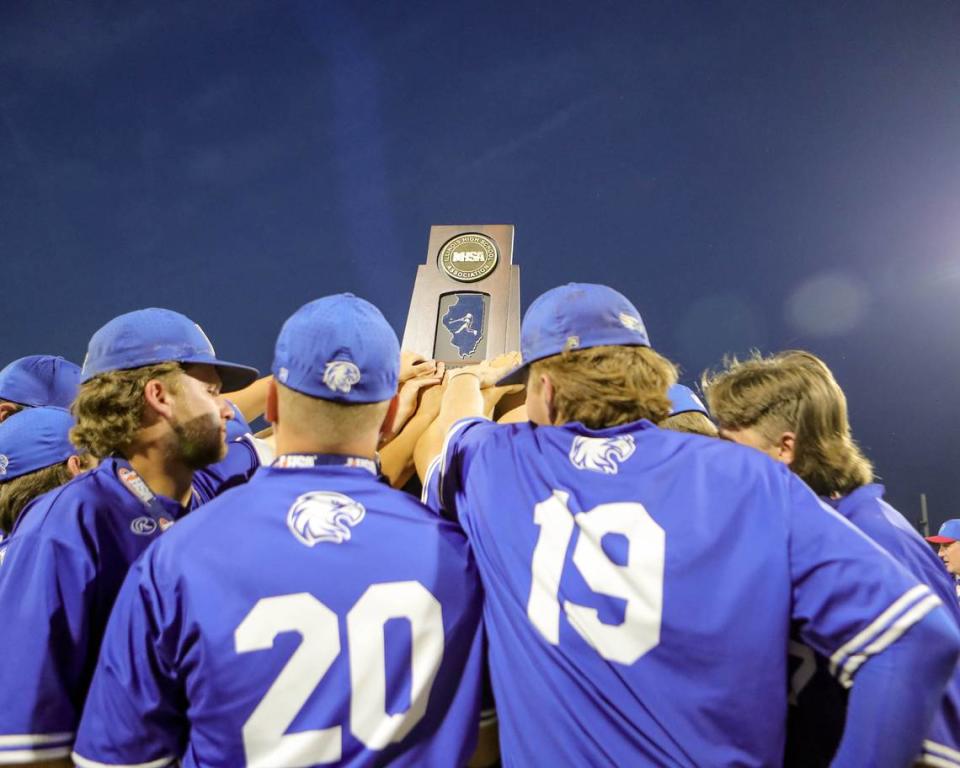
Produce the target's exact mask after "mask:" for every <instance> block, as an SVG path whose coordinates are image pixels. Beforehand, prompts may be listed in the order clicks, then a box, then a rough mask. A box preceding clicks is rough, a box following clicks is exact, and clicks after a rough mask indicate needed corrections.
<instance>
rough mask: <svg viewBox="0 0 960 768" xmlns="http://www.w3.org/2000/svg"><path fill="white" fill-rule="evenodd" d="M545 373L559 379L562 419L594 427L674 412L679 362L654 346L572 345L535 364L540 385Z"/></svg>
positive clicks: (655, 418)
mask: <svg viewBox="0 0 960 768" xmlns="http://www.w3.org/2000/svg"><path fill="white" fill-rule="evenodd" d="M541 374H547V375H548V376H549V377H550V380H551V382H553V388H554V395H553V406H554V408H555V409H556V411H557V418H558V421H560V422H561V423H565V422H570V421H579V422H580V423H582V424H583V425H584V426H587V427H589V428H591V429H603V428H604V427H615V426H617V425H619V424H628V423H629V422H631V421H637V420H638V419H649V420H650V421H653V422H654V423H656V422H658V421H661V420H662V419H664V418H666V416H667V414H669V413H670V398H669V397H668V396H667V389H668V388H669V387H670V386H671V385H673V384H675V383H676V381H677V369H676V367H675V366H674V364H673V363H671V362H670V361H669V360H667V359H666V358H665V357H662V356H661V355H659V354H657V353H656V352H654V351H653V350H652V349H650V348H649V347H627V346H600V347H590V348H588V349H573V350H568V351H565V352H562V353H560V354H559V355H554V356H553V357H547V358H544V359H543V360H538V361H537V362H535V363H533V364H532V365H531V366H530V380H531V382H534V386H536V383H535V382H536V381H537V379H538V378H539V376H540V375H541Z"/></svg>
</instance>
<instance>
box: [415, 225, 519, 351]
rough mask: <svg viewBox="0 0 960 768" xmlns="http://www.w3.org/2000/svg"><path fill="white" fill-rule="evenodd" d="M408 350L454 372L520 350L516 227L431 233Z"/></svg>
mask: <svg viewBox="0 0 960 768" xmlns="http://www.w3.org/2000/svg"><path fill="white" fill-rule="evenodd" d="M402 348H403V349H405V350H408V351H410V352H417V353H418V354H421V355H423V356H424V357H425V358H429V359H433V360H442V361H443V362H444V363H446V364H447V365H465V364H468V363H478V362H480V361H481V360H486V359H489V358H493V357H496V356H497V355H500V354H502V353H504V352H508V351H512V350H516V349H519V348H520V268H519V267H518V266H516V265H515V264H513V225H512V224H482V225H476V226H473V225H469V226H468V225H461V226H434V227H430V243H429V246H428V247H427V263H426V264H421V265H420V266H419V267H418V269H417V279H416V282H415V283H414V286H413V296H412V297H411V299H410V311H409V312H408V313H407V326H406V329H405V330H404V333H403V344H402Z"/></svg>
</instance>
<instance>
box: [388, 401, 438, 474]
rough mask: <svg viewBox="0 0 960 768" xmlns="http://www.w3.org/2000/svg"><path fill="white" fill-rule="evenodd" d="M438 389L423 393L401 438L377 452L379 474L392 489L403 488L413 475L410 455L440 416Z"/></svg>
mask: <svg viewBox="0 0 960 768" xmlns="http://www.w3.org/2000/svg"><path fill="white" fill-rule="evenodd" d="M441 393H442V390H441V388H440V386H438V385H434V386H432V387H430V388H428V389H425V390H424V391H423V392H422V394H421V396H420V405H419V407H418V408H417V412H416V413H415V414H414V415H413V418H411V419H410V420H409V421H408V422H407V423H406V425H405V426H404V427H403V429H402V430H401V431H400V434H399V435H397V436H396V437H394V438H393V439H392V440H391V441H390V442H389V443H387V444H386V445H385V446H383V447H382V448H381V449H380V470H381V471H382V472H383V474H384V475H386V477H387V479H388V480H389V481H390V485H391V486H393V487H394V488H402V487H403V486H404V485H406V483H407V481H408V480H409V479H410V477H411V476H412V475H413V473H414V465H413V451H414V448H415V447H416V445H417V441H418V440H419V439H420V437H421V435H423V433H424V432H425V431H426V430H427V428H428V427H429V426H430V424H431V423H432V422H433V420H434V419H435V418H436V417H437V415H438V414H439V413H440V397H441Z"/></svg>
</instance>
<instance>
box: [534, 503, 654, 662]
mask: <svg viewBox="0 0 960 768" xmlns="http://www.w3.org/2000/svg"><path fill="white" fill-rule="evenodd" d="M568 501H569V494H567V493H564V492H563V491H554V492H553V495H552V496H551V497H550V498H549V499H547V500H546V501H543V502H541V503H539V504H537V506H536V507H535V508H534V516H533V520H534V522H535V523H536V524H537V525H538V526H539V527H540V535H539V537H538V539H537V544H536V547H534V550H533V562H532V563H531V571H532V579H531V584H530V599H529V600H528V601H527V616H528V617H529V619H530V621H531V623H532V624H533V625H534V626H535V627H536V628H537V630H539V632H540V634H541V635H543V637H544V638H545V639H546V640H547V642H549V643H550V644H551V645H557V644H558V643H559V642H560V604H559V600H558V597H557V593H558V592H559V589H560V577H561V576H562V574H563V563H564V559H565V558H566V554H567V549H568V547H569V546H570V539H571V538H572V537H573V532H574V528H579V530H580V534H579V536H578V537H577V543H576V546H575V547H574V550H573V563H574V565H575V566H576V567H577V570H578V571H580V573H581V575H582V576H583V579H584V581H586V583H587V586H589V587H590V589H592V590H593V591H594V592H597V593H599V594H602V595H609V596H611V597H617V598H620V599H622V600H625V601H626V604H627V605H626V610H625V612H624V618H623V622H622V623H621V624H605V623H603V622H602V621H600V618H599V616H598V612H597V610H596V609H595V608H589V607H587V606H584V605H578V604H576V603H574V602H572V601H570V600H564V601H563V610H564V613H565V614H566V616H567V620H568V621H569V622H570V625H571V626H572V627H573V628H574V629H575V630H576V631H577V633H578V634H579V635H580V636H581V637H583V639H584V640H586V641H587V642H588V643H589V644H590V645H591V646H592V647H593V648H594V649H595V650H596V651H597V653H599V654H600V655H601V656H602V657H603V658H604V659H607V660H609V661H616V662H619V663H620V664H633V663H634V662H635V661H636V660H637V659H639V658H640V657H641V656H643V655H644V654H645V653H647V652H649V651H650V650H652V649H653V648H655V647H656V646H657V645H658V644H659V642H660V622H661V618H662V616H663V565H664V551H665V537H664V532H663V528H661V527H660V526H659V525H657V523H656V521H655V520H654V519H653V518H652V517H650V515H649V513H648V512H647V510H646V509H644V507H643V505H642V504H639V503H637V502H618V503H614V504H601V505H599V506H597V507H594V508H593V509H591V510H589V511H588V512H581V513H580V514H578V515H573V514H572V513H571V512H570V509H569V507H568V506H567V503H568ZM611 533H613V534H620V535H622V536H623V537H624V538H625V539H626V540H627V547H628V549H627V563H626V565H617V564H616V563H613V562H611V561H610V559H609V558H608V557H607V556H606V555H605V554H604V552H603V548H602V539H603V537H604V536H606V535H607V534H611Z"/></svg>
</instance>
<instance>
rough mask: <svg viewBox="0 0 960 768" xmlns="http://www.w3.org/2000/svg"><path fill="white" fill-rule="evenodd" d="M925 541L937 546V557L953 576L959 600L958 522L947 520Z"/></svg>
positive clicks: (959, 548) (959, 533)
mask: <svg viewBox="0 0 960 768" xmlns="http://www.w3.org/2000/svg"><path fill="white" fill-rule="evenodd" d="M927 541H929V542H930V543H931V544H936V545H938V551H937V556H938V557H939V558H940V559H941V560H943V564H944V565H945V566H946V567H947V572H948V573H949V574H951V575H952V576H953V579H954V587H955V589H956V592H957V597H958V598H960V547H958V546H957V545H956V544H957V542H958V541H960V520H956V519H954V520H947V521H946V522H945V523H944V524H943V525H941V526H940V530H939V531H937V535H936V536H927Z"/></svg>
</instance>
